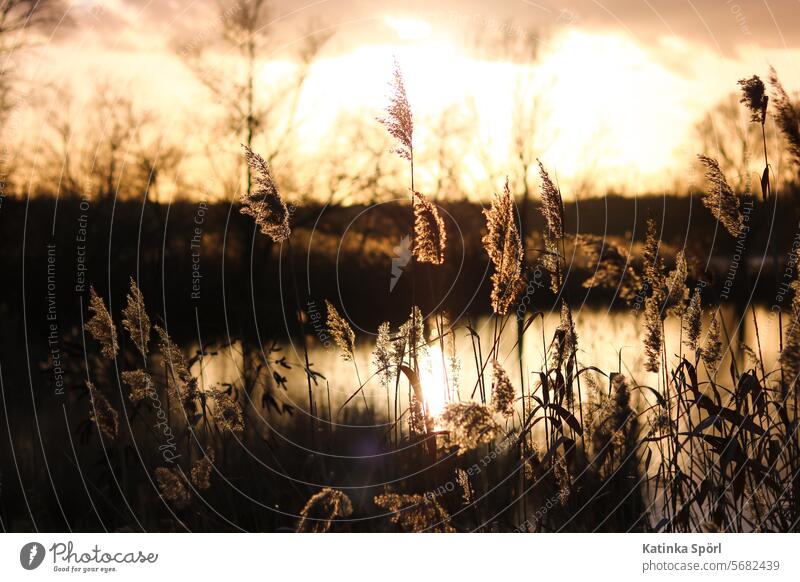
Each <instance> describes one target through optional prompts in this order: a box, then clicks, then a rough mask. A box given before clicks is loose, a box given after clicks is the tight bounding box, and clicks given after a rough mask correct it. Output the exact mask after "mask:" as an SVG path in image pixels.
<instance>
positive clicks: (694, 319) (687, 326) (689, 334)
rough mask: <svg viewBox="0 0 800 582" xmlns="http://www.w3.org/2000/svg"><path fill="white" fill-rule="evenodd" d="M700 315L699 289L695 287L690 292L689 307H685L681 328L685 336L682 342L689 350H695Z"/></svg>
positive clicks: (700, 325)
mask: <svg viewBox="0 0 800 582" xmlns="http://www.w3.org/2000/svg"><path fill="white" fill-rule="evenodd" d="M702 315H703V305H702V302H701V297H700V289H699V288H695V290H694V292H693V293H692V298H691V300H690V301H689V307H688V308H687V309H686V318H685V319H684V320H683V329H684V333H685V334H686V338H685V339H684V340H683V342H684V344H686V346H687V347H688V348H689V349H691V350H695V351H697V340H698V339H700V331H701V329H702V321H701V317H702Z"/></svg>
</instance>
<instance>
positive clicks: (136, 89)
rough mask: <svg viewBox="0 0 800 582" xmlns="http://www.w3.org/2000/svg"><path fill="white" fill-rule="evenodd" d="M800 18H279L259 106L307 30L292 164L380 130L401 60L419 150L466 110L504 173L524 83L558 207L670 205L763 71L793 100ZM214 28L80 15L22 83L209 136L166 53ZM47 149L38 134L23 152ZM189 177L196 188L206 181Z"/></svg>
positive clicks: (119, 11) (468, 154)
mask: <svg viewBox="0 0 800 582" xmlns="http://www.w3.org/2000/svg"><path fill="white" fill-rule="evenodd" d="M245 1H246V0H245ZM798 9H800V2H798V1H797V0H784V1H782V2H775V1H766V2H756V1H751V2H744V1H743V0H742V1H739V2H732V1H726V0H714V1H710V0H694V1H692V0H677V1H666V0H658V1H655V0H650V1H648V0H642V1H638V0H614V1H610V0H609V1H606V2H600V1H593V0H564V1H563V2H562V1H549V0H548V1H544V0H543V1H538V0H536V1H534V0H517V1H512V0H498V1H492V2H485V1H484V2H479V1H475V0H466V1H464V0H462V1H453V0H442V1H433V0H428V1H426V2H419V1H405V2H403V1H366V0H363V1H362V0H317V1H309V2H286V1H279V2H274V3H273V15H274V18H273V21H272V23H271V28H272V30H273V36H274V38H275V43H274V45H273V46H274V51H273V52H272V53H271V54H270V55H269V56H268V58H266V59H264V61H263V63H261V65H260V66H261V74H260V76H259V83H260V84H261V85H262V86H263V89H264V94H267V93H268V88H269V86H270V85H271V83H272V82H273V80H274V79H275V78H276V77H280V76H281V75H285V74H286V72H287V71H289V70H291V67H292V66H293V65H292V64H291V61H290V60H289V57H288V55H289V54H291V52H292V50H293V47H296V46H297V43H298V42H301V41H302V37H303V35H304V34H305V33H306V32H307V31H309V30H310V31H312V33H315V32H320V33H332V37H331V38H330V40H329V41H328V42H327V44H326V45H325V49H324V51H323V53H322V55H321V57H320V58H319V60H318V61H317V62H316V63H315V64H314V66H313V69H312V72H311V76H310V77H309V80H308V84H307V86H306V88H305V90H304V92H303V96H302V99H301V102H300V104H299V110H298V115H299V118H300V119H301V120H302V125H301V128H300V136H301V139H300V140H299V142H300V146H299V147H300V148H301V149H302V150H304V151H307V152H309V153H310V154H318V153H319V152H315V151H314V150H315V149H317V148H318V147H319V144H320V143H322V142H323V141H324V139H325V136H326V135H327V134H329V133H330V131H331V130H332V128H333V127H334V124H335V123H336V120H337V118H339V117H340V116H341V115H342V114H343V113H348V114H352V115H354V116H363V118H364V119H365V120H367V121H370V120H373V119H374V117H375V116H376V115H377V114H379V112H380V108H381V107H382V106H383V104H384V103H385V101H386V92H387V81H388V79H389V75H390V72H391V66H392V57H393V56H397V58H398V60H399V62H400V63H401V65H402V67H403V70H404V74H405V77H406V83H407V88H408V93H409V99H410V101H411V105H412V108H413V111H414V114H415V121H416V125H417V130H418V131H417V135H416V139H417V140H419V141H421V142H423V143H424V141H425V140H426V135H428V132H429V131H430V125H431V124H432V123H433V121H432V120H435V119H436V118H437V115H439V114H441V112H442V111H443V110H445V109H446V108H448V107H451V106H459V107H460V106H463V105H464V104H465V103H468V104H469V105H470V107H472V110H473V111H474V112H476V114H477V120H478V121H477V123H478V127H477V129H476V141H477V142H479V144H480V147H482V148H483V149H484V151H485V152H487V154H486V155H488V156H489V157H490V158H491V159H492V160H493V162H494V163H495V164H496V165H497V167H498V168H502V166H503V164H504V161H505V160H507V159H508V156H509V155H510V154H509V152H510V142H511V135H512V124H513V123H514V121H513V120H514V114H513V110H514V102H515V98H514V96H515V95H520V89H519V87H520V80H521V79H522V80H523V84H524V87H525V89H524V91H523V93H524V94H525V95H546V107H545V108H544V109H545V111H546V115H544V121H543V122H542V125H541V127H542V129H541V131H542V133H543V135H544V137H543V139H542V147H541V151H540V152H537V155H538V156H540V157H541V158H542V160H543V161H544V162H545V163H546V164H547V165H548V166H549V167H550V168H552V169H553V170H554V171H555V172H557V174H558V176H559V179H560V180H561V183H562V186H563V187H564V190H565V195H567V196H569V192H570V186H571V183H572V182H573V181H577V180H578V179H579V178H580V177H581V176H584V175H585V174H586V173H587V172H591V174H592V176H593V178H594V180H595V181H596V183H597V188H598V189H606V188H612V189H618V190H623V191H625V192H627V193H643V192H645V191H659V190H669V189H672V188H673V186H674V185H675V184H676V183H682V181H684V180H685V174H686V168H687V165H688V164H689V163H690V162H691V160H692V158H693V156H694V154H695V153H696V145H695V144H694V143H692V140H691V136H692V127H693V125H694V124H695V123H696V122H697V120H698V119H699V118H700V117H701V116H702V114H703V113H704V112H705V111H707V110H708V109H709V108H710V107H712V106H713V105H714V104H716V103H717V102H719V101H720V100H721V99H722V98H724V97H725V96H726V95H727V94H729V93H730V92H732V91H735V90H736V81H737V80H738V79H740V78H742V77H745V76H750V75H752V74H760V75H761V76H762V77H766V74H767V69H768V66H769V65H773V66H775V67H776V68H777V70H778V71H779V73H780V74H781V77H782V80H783V83H784V85H785V86H786V87H787V88H789V89H790V90H795V89H797V88H800V70H798V66H797V65H798V63H800V60H799V59H798V56H800V52H799V50H798V49H800V46H798V44H799V43H800V35H799V34H798V32H800V30H798V29H800V18H797V12H798ZM217 13H218V4H217V3H216V2H214V1H210V0H195V1H185V0H161V1H150V2H148V1H143V0H106V1H102V0H98V1H93V0H77V1H73V2H72V3H71V5H70V14H71V16H72V18H73V21H74V24H73V26H71V27H70V28H69V29H64V30H62V31H61V32H60V33H59V34H56V35H54V36H53V37H52V38H49V39H46V40H45V41H44V42H42V43H41V44H40V46H38V47H36V48H35V49H33V50H32V51H31V52H30V54H28V55H26V56H25V59H24V71H25V76H26V78H27V79H28V80H29V81H30V82H31V83H45V82H46V83H48V84H49V85H53V86H56V87H67V86H68V87H70V88H71V91H72V92H73V93H74V94H75V95H76V97H77V98H78V99H79V100H80V99H88V98H89V97H90V96H91V94H92V91H93V90H94V87H95V85H94V83H95V82H96V81H97V80H101V79H102V80H107V81H111V82H112V83H113V85H114V86H115V87H117V88H119V89H120V90H124V91H126V92H128V93H129V94H130V95H132V96H133V97H135V100H136V101H137V103H140V104H141V105H142V106H144V107H147V108H150V109H152V110H154V111H157V112H159V113H160V114H161V115H163V119H164V120H165V123H166V124H167V126H166V129H167V130H169V128H170V127H173V128H174V129H175V130H176V131H177V130H178V129H180V130H181V131H185V130H186V128H187V127H189V128H198V127H202V126H204V125H208V124H210V123H211V122H210V121H209V120H211V119H212V118H213V115H214V113H213V105H212V103H211V99H210V97H209V95H208V94H207V92H206V91H205V89H204V88H203V87H202V86H201V85H200V84H199V83H198V82H197V81H196V79H195V78H194V77H193V76H192V74H191V73H190V72H189V71H188V70H187V68H186V67H185V66H184V64H183V63H182V62H181V60H180V58H179V57H178V56H177V54H176V49H175V47H176V46H180V44H181V43H187V42H192V41H193V40H197V39H202V38H205V37H206V36H208V35H213V34H214V33H215V26H216V25H215V22H216V20H215V19H216V18H217V16H216V15H217ZM524 38H533V39H535V43H536V45H537V55H536V59H535V60H534V61H532V62H525V60H524V59H521V58H518V59H515V58H509V56H508V52H507V51H503V50H502V47H500V46H499V45H501V44H502V43H508V44H514V43H518V44H519V43H521V41H522V40H524ZM219 57H220V59H221V62H224V59H225V58H226V57H227V55H219ZM47 106H49V107H52V108H58V107H59V103H58V102H57V100H52V101H51V102H50V103H48V104H47ZM38 131H41V134H40V133H37V132H38ZM44 132H45V129H44V124H43V123H42V125H41V126H40V127H38V128H36V127H35V128H34V129H33V132H32V137H33V139H45V138H44ZM237 145H238V144H237V143H236V141H235V140H233V143H232V144H231V146H232V147H233V148H234V149H235V147H236V146H237ZM221 147H222V146H221ZM712 154H713V152H712ZM463 155H464V158H465V159H464V164H465V165H466V166H467V167H470V168H472V169H473V170H474V172H473V175H470V176H469V177H466V178H465V183H466V184H468V185H469V184H473V185H474V187H475V189H476V190H480V189H481V188H484V189H485V184H483V183H482V180H485V178H486V175H485V173H484V172H483V170H481V169H480V168H479V166H480V164H479V163H478V160H477V154H476V153H475V151H473V150H470V151H465V152H464V153H463ZM186 167H187V168H189V169H190V170H187V171H191V172H193V173H198V172H200V173H201V172H202V171H203V167H204V164H203V163H202V162H200V161H198V160H197V159H195V161H194V162H192V163H189V164H188V165H187V166H186ZM420 172H421V173H422V175H423V176H424V172H425V169H424V168H421V169H420Z"/></svg>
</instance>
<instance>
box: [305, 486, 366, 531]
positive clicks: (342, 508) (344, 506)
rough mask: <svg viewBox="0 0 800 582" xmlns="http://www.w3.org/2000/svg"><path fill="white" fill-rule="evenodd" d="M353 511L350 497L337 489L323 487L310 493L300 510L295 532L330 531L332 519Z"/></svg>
mask: <svg viewBox="0 0 800 582" xmlns="http://www.w3.org/2000/svg"><path fill="white" fill-rule="evenodd" d="M352 513H353V504H352V502H351V501H350V498H349V497H348V496H347V495H345V494H344V493H343V492H341V491H339V490H338V489H331V488H330V487H325V488H324V489H322V491H319V492H318V493H315V494H314V495H312V496H311V497H310V498H309V500H308V501H307V502H306V504H305V506H304V507H303V509H302V510H301V511H300V521H299V522H298V524H297V530H296V531H297V532H308V533H324V532H327V531H330V529H331V527H332V526H333V523H334V521H336V520H337V519H341V518H345V517H349V516H350V515H352Z"/></svg>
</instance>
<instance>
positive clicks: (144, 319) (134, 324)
mask: <svg viewBox="0 0 800 582" xmlns="http://www.w3.org/2000/svg"><path fill="white" fill-rule="evenodd" d="M122 327H124V328H125V329H126V330H127V332H128V335H130V337H131V341H133V343H134V345H135V346H136V349H138V350H139V353H141V354H142V357H144V358H146V357H147V351H148V349H147V344H148V342H149V341H150V317H148V315H147V311H146V309H145V305H144V295H142V292H141V291H140V290H139V286H138V285H137V284H136V281H135V280H134V279H133V277H131V287H130V291H129V292H128V303H127V305H126V306H125V309H123V310H122Z"/></svg>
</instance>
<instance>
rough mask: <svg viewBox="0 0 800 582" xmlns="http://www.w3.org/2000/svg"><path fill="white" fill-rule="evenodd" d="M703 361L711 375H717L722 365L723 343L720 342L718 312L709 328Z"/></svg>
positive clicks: (715, 313) (712, 318)
mask: <svg viewBox="0 0 800 582" xmlns="http://www.w3.org/2000/svg"><path fill="white" fill-rule="evenodd" d="M702 357H703V361H704V362H705V364H706V366H707V367H708V371H709V372H711V374H712V375H713V374H716V373H717V370H718V369H719V365H720V364H721V363H722V342H721V341H720V325H719V316H718V312H717V311H715V312H714V314H713V315H712V316H711V323H710V324H709V326H708V334H707V335H706V343H705V346H703V351H702Z"/></svg>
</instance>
